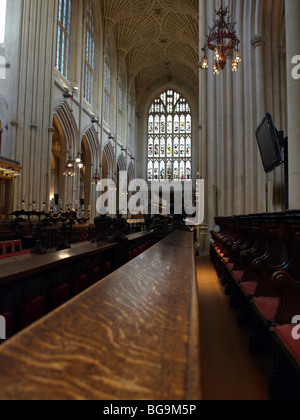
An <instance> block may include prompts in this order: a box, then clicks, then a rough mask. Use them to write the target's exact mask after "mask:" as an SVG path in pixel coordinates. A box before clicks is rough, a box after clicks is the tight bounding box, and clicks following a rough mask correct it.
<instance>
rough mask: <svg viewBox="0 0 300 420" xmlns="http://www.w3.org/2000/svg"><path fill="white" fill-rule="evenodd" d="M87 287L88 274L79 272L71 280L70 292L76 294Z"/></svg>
mask: <svg viewBox="0 0 300 420" xmlns="http://www.w3.org/2000/svg"><path fill="white" fill-rule="evenodd" d="M88 287H89V276H88V275H87V274H81V275H80V276H77V277H75V278H74V279H73V280H72V294H73V296H76V295H78V294H79V293H81V292H83V291H84V290H85V289H87V288H88Z"/></svg>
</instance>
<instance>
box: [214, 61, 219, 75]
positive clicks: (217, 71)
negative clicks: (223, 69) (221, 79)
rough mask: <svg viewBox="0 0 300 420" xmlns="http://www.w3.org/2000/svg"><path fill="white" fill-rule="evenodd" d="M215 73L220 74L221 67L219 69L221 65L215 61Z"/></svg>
mask: <svg viewBox="0 0 300 420" xmlns="http://www.w3.org/2000/svg"><path fill="white" fill-rule="evenodd" d="M213 73H214V74H215V75H218V74H220V69H219V66H218V64H217V63H215V64H214V69H213Z"/></svg>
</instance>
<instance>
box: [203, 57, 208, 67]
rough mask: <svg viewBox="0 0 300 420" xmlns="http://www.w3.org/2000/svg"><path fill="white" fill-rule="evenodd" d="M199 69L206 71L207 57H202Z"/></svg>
mask: <svg viewBox="0 0 300 420" xmlns="http://www.w3.org/2000/svg"><path fill="white" fill-rule="evenodd" d="M201 67H202V68H203V69H204V70H206V69H208V57H207V56H204V57H203V59H202V64H201Z"/></svg>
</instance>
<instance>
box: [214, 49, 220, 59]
mask: <svg viewBox="0 0 300 420" xmlns="http://www.w3.org/2000/svg"><path fill="white" fill-rule="evenodd" d="M220 58H221V54H220V51H219V48H218V47H216V48H215V60H216V61H219V60H220Z"/></svg>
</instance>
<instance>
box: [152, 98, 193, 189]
mask: <svg viewBox="0 0 300 420" xmlns="http://www.w3.org/2000/svg"><path fill="white" fill-rule="evenodd" d="M166 179H167V180H177V181H186V180H191V179H192V115H191V108H190V105H189V104H188V102H187V101H186V99H185V98H183V97H182V96H181V95H180V94H179V93H177V92H174V91H173V90H168V91H166V92H164V93H162V94H161V95H160V96H159V97H158V98H156V99H155V101H154V102H153V104H152V105H151V107H150V111H149V118H148V181H153V180H154V181H159V180H166Z"/></svg>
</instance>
